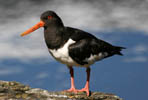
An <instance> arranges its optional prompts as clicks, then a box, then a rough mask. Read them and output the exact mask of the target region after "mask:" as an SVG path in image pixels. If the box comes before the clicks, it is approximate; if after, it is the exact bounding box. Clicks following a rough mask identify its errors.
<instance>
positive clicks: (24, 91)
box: [0, 81, 122, 100]
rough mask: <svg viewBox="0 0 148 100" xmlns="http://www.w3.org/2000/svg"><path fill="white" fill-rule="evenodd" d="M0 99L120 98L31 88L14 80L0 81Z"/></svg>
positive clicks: (68, 99)
mask: <svg viewBox="0 0 148 100" xmlns="http://www.w3.org/2000/svg"><path fill="white" fill-rule="evenodd" d="M0 100H122V99H121V98H119V97H118V96H116V95H114V94H110V93H102V92H91V95H90V96H89V97H87V96H86V94H85V93H84V92H81V93H77V94H74V93H69V92H64V91H58V92H50V91H47V90H43V89H39V88H31V87H29V86H27V85H24V84H21V83H19V82H15V81H10V82H9V81H0Z"/></svg>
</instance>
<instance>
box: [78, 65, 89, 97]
mask: <svg viewBox="0 0 148 100" xmlns="http://www.w3.org/2000/svg"><path fill="white" fill-rule="evenodd" d="M86 72H87V81H86V84H85V87H84V88H82V89H81V90H79V92H86V93H87V96H89V95H90V93H89V79H90V68H89V67H88V68H87V69H86Z"/></svg>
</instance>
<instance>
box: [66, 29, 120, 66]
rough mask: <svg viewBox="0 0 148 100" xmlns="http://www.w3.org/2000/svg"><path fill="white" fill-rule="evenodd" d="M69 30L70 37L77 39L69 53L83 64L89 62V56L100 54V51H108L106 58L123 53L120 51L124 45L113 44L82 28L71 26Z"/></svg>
mask: <svg viewBox="0 0 148 100" xmlns="http://www.w3.org/2000/svg"><path fill="white" fill-rule="evenodd" d="M69 30H71V31H69V32H70V33H69V34H70V37H71V38H72V39H73V40H74V41H76V43H74V44H71V45H70V46H69V55H70V56H71V58H72V59H73V60H75V61H76V62H77V63H79V64H81V65H85V64H88V62H87V61H86V60H85V59H87V58H89V57H90V56H91V55H98V54H99V53H102V54H103V53H107V55H106V56H104V58H106V57H110V56H112V55H114V54H119V55H122V54H121V53H120V51H121V49H122V47H116V46H112V45H111V44H109V43H107V42H105V41H103V40H100V39H97V38H96V37H95V36H93V35H91V34H89V33H87V32H84V31H81V30H73V29H72V28H69ZM71 32H72V33H71Z"/></svg>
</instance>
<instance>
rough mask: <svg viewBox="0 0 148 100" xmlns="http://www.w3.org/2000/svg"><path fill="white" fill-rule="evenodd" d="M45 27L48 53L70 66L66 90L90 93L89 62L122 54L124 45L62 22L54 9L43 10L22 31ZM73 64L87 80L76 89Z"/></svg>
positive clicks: (24, 33)
mask: <svg viewBox="0 0 148 100" xmlns="http://www.w3.org/2000/svg"><path fill="white" fill-rule="evenodd" d="M40 27H44V38H45V42H46V45H47V47H48V50H49V52H50V54H51V55H52V56H53V57H54V58H55V59H56V60H57V61H59V62H61V63H63V64H66V65H67V66H68V68H69V70H70V75H71V88H70V89H68V90H66V91H69V92H74V93H77V92H81V91H85V92H86V94H87V96H89V95H90V91H89V79H90V65H92V64H93V63H95V62H96V61H99V60H102V59H104V58H107V57H110V56H113V55H116V54H117V55H122V53H121V52H120V51H121V50H122V49H124V47H119V46H113V45H111V44H109V43H107V42H105V41H103V40H101V39H98V38H96V37H95V36H93V35H92V34H90V33H87V32H85V31H82V30H80V29H75V28H71V27H66V26H64V24H63V22H62V20H61V18H60V17H59V16H58V15H57V14H56V13H55V12H54V11H46V12H44V13H43V14H42V15H41V17H40V22H39V23H37V24H36V25H35V26H33V27H32V28H30V29H28V30H27V31H25V32H23V33H22V34H21V36H24V35H27V34H29V33H31V32H33V31H35V30H36V29H38V28H40ZM73 66H80V67H85V68H86V72H87V80H86V84H85V87H84V88H83V89H81V90H77V89H76V88H75V85H74V71H73Z"/></svg>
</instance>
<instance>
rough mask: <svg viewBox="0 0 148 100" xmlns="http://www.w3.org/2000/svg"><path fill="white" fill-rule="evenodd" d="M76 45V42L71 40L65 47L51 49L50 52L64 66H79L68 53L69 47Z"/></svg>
mask: <svg viewBox="0 0 148 100" xmlns="http://www.w3.org/2000/svg"><path fill="white" fill-rule="evenodd" d="M73 43H75V41H74V40H72V39H69V40H68V41H67V43H65V44H64V46H63V47H61V48H59V49H57V50H56V49H49V51H50V52H51V54H52V56H53V57H54V58H55V59H56V60H58V61H60V62H61V63H63V64H66V65H69V66H73V65H75V66H76V65H78V64H77V63H76V62H75V61H74V60H72V58H71V57H70V56H69V53H68V47H69V45H71V44H73Z"/></svg>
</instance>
